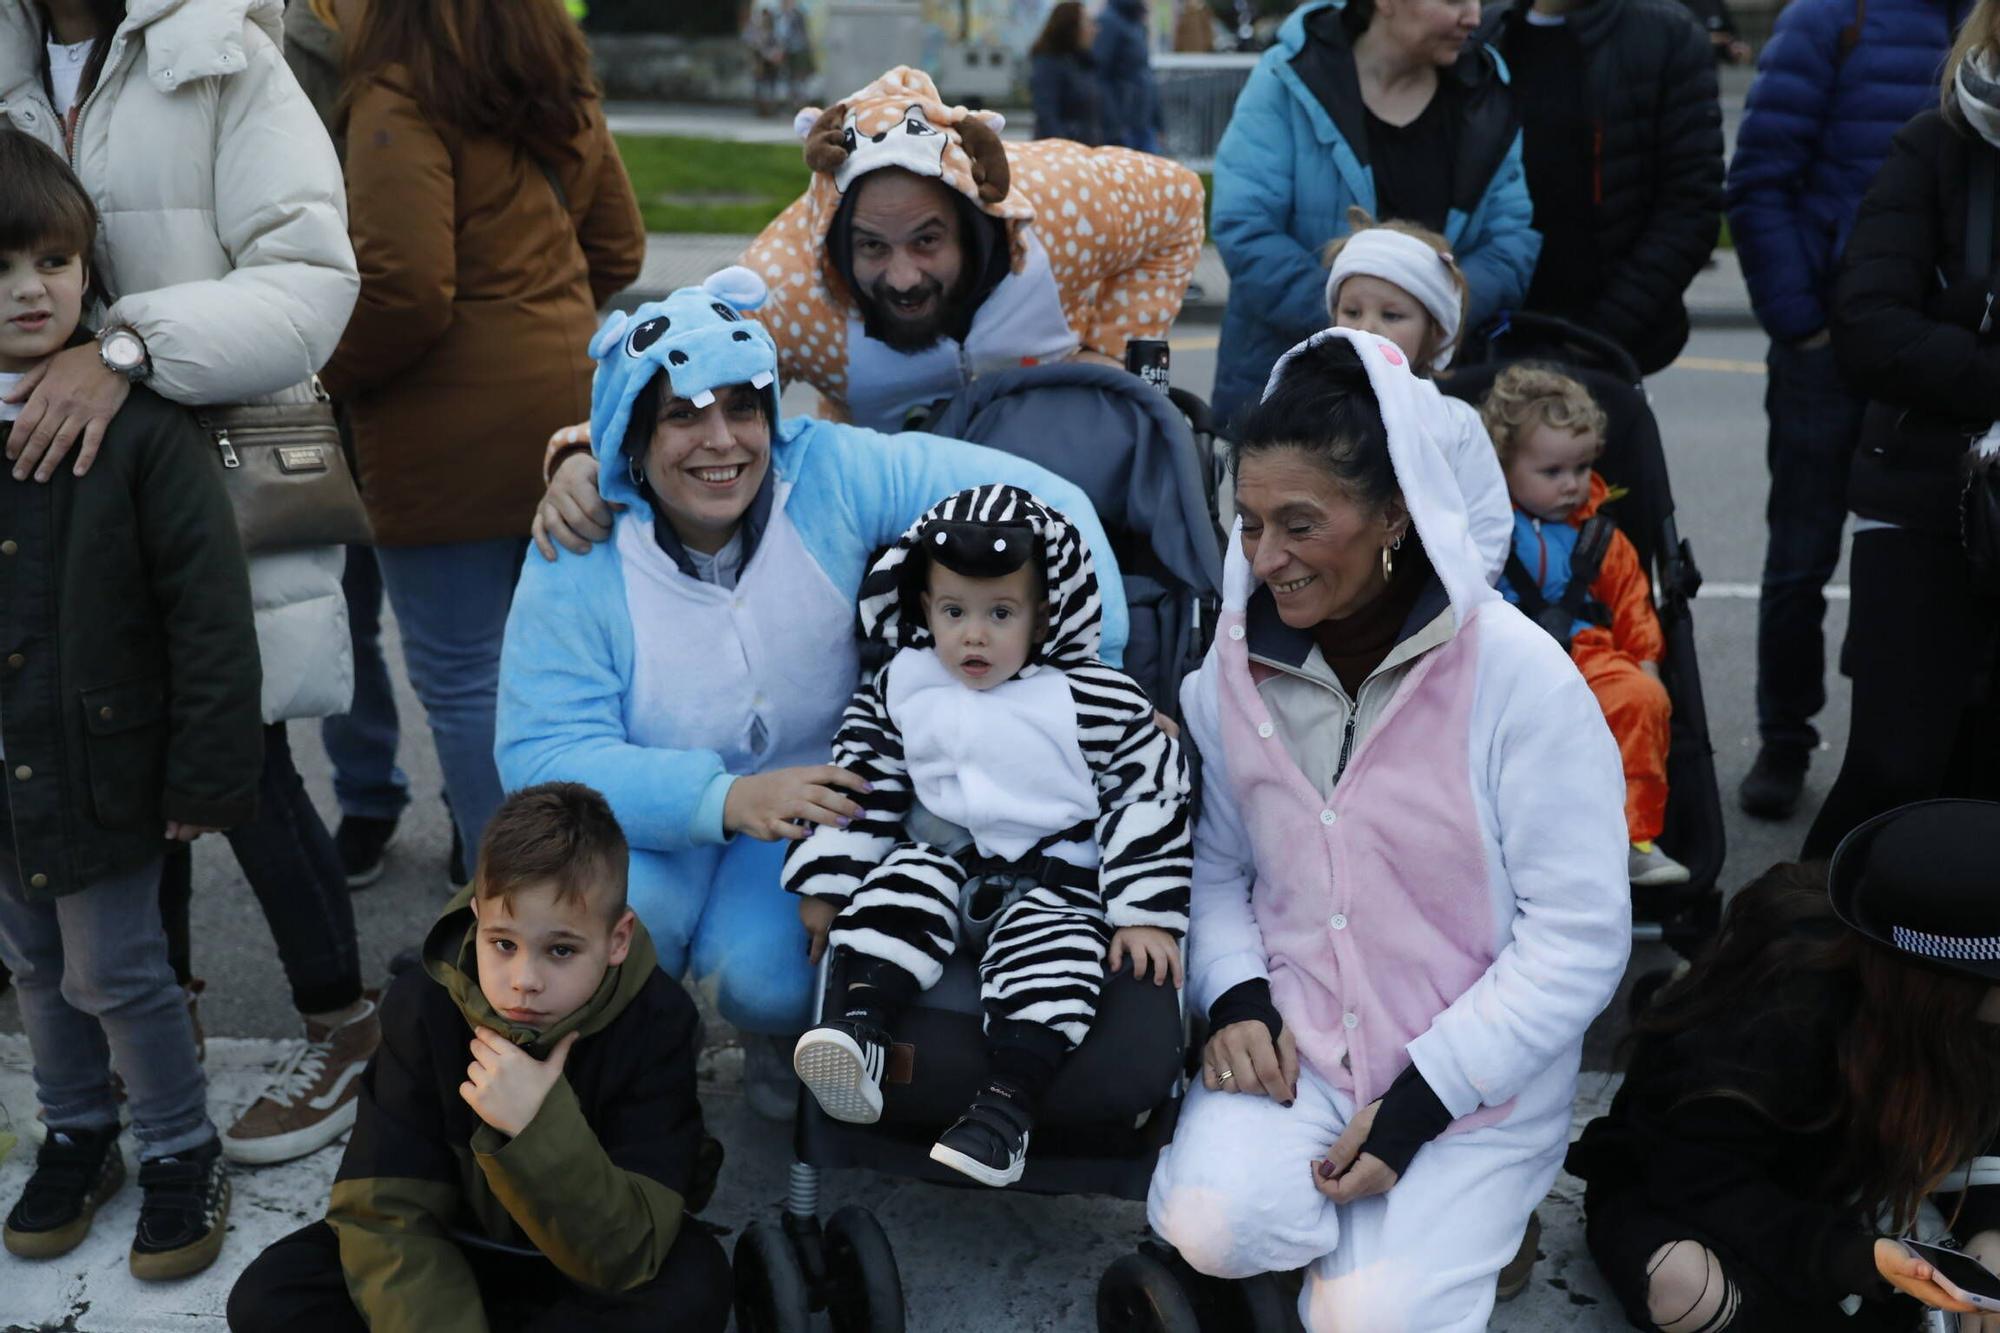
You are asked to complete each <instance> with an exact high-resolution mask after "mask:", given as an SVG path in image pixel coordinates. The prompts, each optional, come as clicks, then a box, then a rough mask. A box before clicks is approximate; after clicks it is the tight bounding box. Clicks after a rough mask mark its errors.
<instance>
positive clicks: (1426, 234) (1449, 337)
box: [1319, 204, 1472, 375]
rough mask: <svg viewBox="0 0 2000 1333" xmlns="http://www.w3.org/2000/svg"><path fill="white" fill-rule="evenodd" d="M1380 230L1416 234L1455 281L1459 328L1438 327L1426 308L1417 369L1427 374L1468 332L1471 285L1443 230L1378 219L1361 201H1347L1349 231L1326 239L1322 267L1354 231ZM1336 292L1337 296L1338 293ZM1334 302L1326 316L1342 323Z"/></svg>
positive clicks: (1420, 373)
mask: <svg viewBox="0 0 2000 1333" xmlns="http://www.w3.org/2000/svg"><path fill="white" fill-rule="evenodd" d="M1378 230H1379V231H1394V232H1401V233H1402V234H1403V235H1405V236H1412V237H1415V238H1416V239H1417V240H1419V241H1422V242H1423V243H1424V244H1425V245H1428V246H1429V247H1430V248H1431V249H1433V250H1435V251H1437V253H1438V258H1439V259H1441V260H1443V261H1444V266H1445V271H1446V272H1448V273H1450V274H1451V281H1452V285H1453V286H1455V287H1456V288H1457V289H1458V309H1459V317H1458V327H1457V328H1455V329H1447V328H1441V327H1439V325H1438V321H1437V317H1436V316H1434V315H1432V314H1431V313H1430V311H1428V310H1425V311H1424V317H1425V318H1426V319H1428V320H1430V322H1431V333H1430V337H1429V338H1427V339H1425V340H1424V351H1423V355H1422V356H1421V357H1419V358H1418V360H1419V362H1420V363H1421V364H1419V365H1417V366H1416V367H1414V369H1415V371H1416V373H1418V374H1419V375H1428V374H1430V373H1431V371H1432V369H1433V367H1434V364H1435V362H1436V361H1437V358H1438V355H1439V354H1440V353H1442V352H1443V351H1444V349H1445V348H1447V347H1456V346H1458V340H1459V338H1460V337H1462V336H1463V335H1464V333H1465V312H1466V311H1468V310H1470V309H1471V308H1472V286H1471V284H1470V283H1468V282H1467V281H1466V280H1465V270H1463V269H1461V268H1460V267H1459V266H1458V256H1456V255H1454V254H1453V253H1452V252H1451V242H1450V241H1448V240H1446V239H1445V238H1444V236H1443V234H1442V233H1440V232H1435V231H1432V230H1431V229H1430V228H1429V227H1426V226H1424V225H1423V224H1422V223H1421V222H1406V221H1404V220H1403V219H1402V218H1389V219H1388V220H1387V221H1383V222H1377V221H1376V220H1375V215H1374V214H1373V213H1370V212H1369V211H1368V210H1367V209H1365V208H1363V207H1362V206H1361V205H1359V204H1350V205H1348V208H1347V234H1346V235H1344V236H1336V237H1334V238H1333V239H1332V240H1330V241H1328V242H1327V243H1326V246H1325V248H1323V249H1322V250H1321V251H1320V254H1319V262H1320V264H1321V265H1322V266H1323V267H1326V268H1332V267H1333V261H1334V260H1336V259H1338V258H1340V252H1341V251H1342V250H1344V249H1346V248H1347V243H1348V242H1349V241H1350V240H1352V239H1353V238H1354V235H1355V233H1357V232H1363V231H1378ZM1383 281H1384V282H1387V281H1388V279H1387V278H1384V279H1383ZM1335 295H1336V297H1337V296H1338V293H1336V294H1335ZM1334 305H1335V303H1334V301H1331V300H1329V301H1328V302H1327V307H1328V309H1327V312H1326V317H1327V319H1329V320H1331V321H1332V322H1333V323H1334V324H1336V325H1337V324H1339V323H1340V314H1339V312H1338V310H1336V309H1335V308H1334Z"/></svg>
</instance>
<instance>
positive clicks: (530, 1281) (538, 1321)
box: [229, 1220, 733, 1333]
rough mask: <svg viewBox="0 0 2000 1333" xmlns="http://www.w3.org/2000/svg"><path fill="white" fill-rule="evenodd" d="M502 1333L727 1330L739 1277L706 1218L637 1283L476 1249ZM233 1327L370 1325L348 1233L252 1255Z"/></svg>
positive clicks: (298, 1239)
mask: <svg viewBox="0 0 2000 1333" xmlns="http://www.w3.org/2000/svg"><path fill="white" fill-rule="evenodd" d="M466 1257H467V1259H468V1260H470V1261H471V1264H472V1269H473V1274H474V1277H475V1278H476V1279H477V1281H478V1283H479V1291H480V1295H481V1297H482V1298H483V1299H484V1301H485V1304H486V1319H487V1323H488V1325H489V1327H491V1328H492V1329H493V1333H570V1331H571V1330H574V1329H592V1330H604V1331H605V1333H625V1331H626V1330H630V1333H659V1330H661V1329H675V1330H677V1331H678V1333H722V1330H723V1328H724V1327H725V1326H726V1325H727V1324H728V1323H729V1306H730V1297H731V1292H732V1290H733V1283H732V1280H731V1278H730V1272H729V1258H728V1256H727V1255H725V1254H724V1253H723V1252H722V1246H721V1245H720V1244H719V1243H718V1242H717V1241H716V1239H715V1237H714V1236H711V1235H710V1234H709V1233H708V1232H707V1231H706V1230H704V1229H703V1228H702V1227H701V1225H700V1224H699V1223H697V1222H694V1221H692V1220H690V1221H687V1222H684V1223H683V1224H682V1227H681V1234H680V1237H679V1238H678V1239H677V1240H675V1241H674V1245H673V1248H672V1249H670V1250H668V1251H667V1258H666V1262H665V1263H663V1264H661V1265H660V1271H659V1273H658V1274H657V1275H656V1276H655V1277H654V1278H653V1280H652V1281H651V1282H648V1283H646V1284H645V1285H643V1286H640V1287H635V1288H633V1289H632V1290H631V1291H625V1292H617V1293H614V1294H604V1293H598V1292H592V1291H586V1290H585V1289H583V1288H582V1287H579V1286H577V1285H575V1284H574V1283H572V1282H570V1281H569V1280H568V1279H566V1278H564V1277H563V1276H562V1275H561V1274H560V1273H558V1272H556V1270H555V1266H554V1265H553V1264H551V1263H549V1262H548V1261H547V1260H544V1259H529V1260H522V1259H518V1258H513V1257H511V1256H502V1255H493V1254H487V1253H483V1252H480V1251H472V1250H468V1251H467V1252H466ZM229 1327H230V1330H231V1333H267V1330H282V1333H367V1329H368V1324H367V1322H366V1321H365V1320H363V1319H362V1318H361V1315H360V1313H359V1312H358V1311H357V1310H356V1309H355V1308H354V1302H353V1300H352V1299H351V1298H349V1296H348V1294H347V1279H346V1277H345V1276H344V1275H343V1274H342V1272H341V1268H340V1242H339V1240H338V1239H337V1238H336V1237H335V1235H334V1233H333V1228H332V1227H330V1226H328V1225H327V1224H326V1223H325V1222H314V1223H313V1224H312V1225H311V1226H307V1227H302V1228H301V1229H299V1230H297V1231H294V1232H293V1233H292V1234H291V1235H289V1236H286V1237H285V1238H284V1239H282V1240H280V1241H277V1242H275V1243H273V1244H272V1246H271V1247H270V1248H269V1249H267V1250H265V1251H264V1252H263V1253H262V1254H260V1255H258V1256H257V1257H256V1258H255V1259H253V1260H252V1261H251V1262H250V1266H249V1267H248V1268H246V1269H244V1270H243V1274H242V1276H241V1277H239V1278H237V1279H236V1286H235V1289H234V1290H232V1291H231V1292H230V1293H229Z"/></svg>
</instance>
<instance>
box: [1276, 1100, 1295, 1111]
mask: <svg viewBox="0 0 2000 1333" xmlns="http://www.w3.org/2000/svg"><path fill="white" fill-rule="evenodd" d="M1278 1105H1280V1106H1282V1107H1284V1108H1285V1109H1286V1110H1287V1111H1289V1110H1291V1109H1292V1104H1291V1102H1289V1101H1283V1102H1279V1103H1278Z"/></svg>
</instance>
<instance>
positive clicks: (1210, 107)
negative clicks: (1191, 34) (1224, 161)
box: [1153, 54, 1257, 171]
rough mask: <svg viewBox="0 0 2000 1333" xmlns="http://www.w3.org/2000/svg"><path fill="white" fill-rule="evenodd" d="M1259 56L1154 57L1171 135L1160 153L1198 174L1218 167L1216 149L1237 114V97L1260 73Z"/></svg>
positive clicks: (1162, 108)
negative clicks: (1255, 73)
mask: <svg viewBox="0 0 2000 1333" xmlns="http://www.w3.org/2000/svg"><path fill="white" fill-rule="evenodd" d="M1256 65H1257V57H1256V56H1254V55H1247V54H1245V55H1237V54H1225V55H1178V54H1176V55H1166V54H1158V55H1155V56H1154V57H1153V76H1154V78H1155V79H1157V80H1158V81H1159V87H1160V112H1161V119H1162V120H1163V121H1164V122H1165V132H1164V133H1163V134H1162V135H1161V140H1162V141H1161V144H1160V150H1161V151H1162V152H1164V153H1165V154H1166V155H1167V156H1169V157H1173V158H1177V159H1179V160H1180V161H1181V162H1184V163H1186V164H1187V165H1188V166H1190V167H1193V168H1194V169H1195V170H1196V171H1207V170H1208V169H1209V168H1210V167H1211V166H1212V165H1213V164H1214V162H1215V146H1216V145H1217V144H1219V143H1221V142H1222V132H1223V130H1225V129H1227V128H1228V126H1229V117H1230V115H1231V113H1233V112H1234V111H1235V109H1236V95H1237V94H1238V93H1240V92H1242V91H1243V85H1244V84H1245V83H1247V82H1248V81H1249V79H1250V71H1251V70H1252V69H1254V68H1256Z"/></svg>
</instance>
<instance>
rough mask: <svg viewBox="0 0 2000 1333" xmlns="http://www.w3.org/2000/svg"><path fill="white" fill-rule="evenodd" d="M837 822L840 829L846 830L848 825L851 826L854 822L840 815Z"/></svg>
mask: <svg viewBox="0 0 2000 1333" xmlns="http://www.w3.org/2000/svg"><path fill="white" fill-rule="evenodd" d="M838 822H839V824H840V826H841V827H842V828H846V827H847V826H848V825H849V824H852V823H853V822H854V821H853V820H851V819H849V818H848V817H847V816H846V815H842V816H841V817H840V819H839V821H838Z"/></svg>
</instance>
